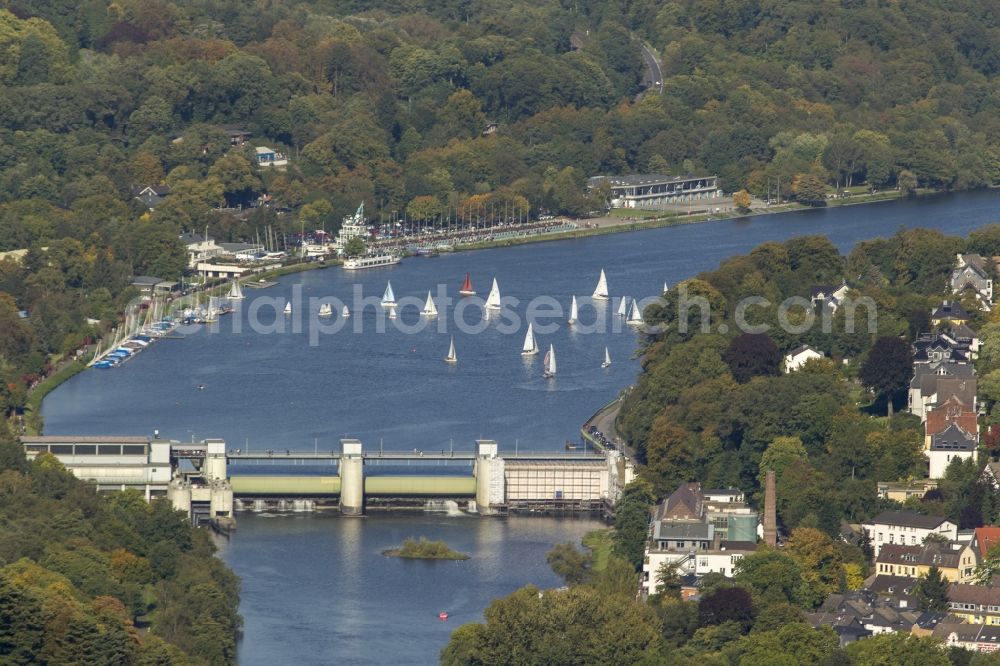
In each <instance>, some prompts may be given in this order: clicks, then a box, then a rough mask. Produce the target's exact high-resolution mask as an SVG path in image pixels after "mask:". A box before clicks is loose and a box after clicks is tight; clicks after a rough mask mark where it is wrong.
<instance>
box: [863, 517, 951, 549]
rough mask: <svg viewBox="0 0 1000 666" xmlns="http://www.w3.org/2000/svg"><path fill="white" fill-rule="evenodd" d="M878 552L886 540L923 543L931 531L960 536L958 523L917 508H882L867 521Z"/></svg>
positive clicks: (948, 535)
mask: <svg viewBox="0 0 1000 666" xmlns="http://www.w3.org/2000/svg"><path fill="white" fill-rule="evenodd" d="M863 528H864V530H865V532H867V533H868V538H869V539H870V540H871V544H872V547H873V548H874V550H875V556H876V557H878V554H879V552H880V551H881V550H882V546H884V545H886V544H905V545H909V546H916V545H918V544H922V543H923V542H924V540H925V539H926V538H927V536H928V535H929V534H940V535H942V536H944V537H945V538H947V539H948V540H949V541H955V539H956V538H957V537H958V526H957V525H956V524H955V523H953V522H951V521H950V520H948V519H947V518H945V517H943V516H926V515H924V514H921V513H917V512H916V511H883V512H882V513H880V514H879V515H877V516H875V517H874V518H872V519H871V520H870V521H869V522H867V523H864V525H863Z"/></svg>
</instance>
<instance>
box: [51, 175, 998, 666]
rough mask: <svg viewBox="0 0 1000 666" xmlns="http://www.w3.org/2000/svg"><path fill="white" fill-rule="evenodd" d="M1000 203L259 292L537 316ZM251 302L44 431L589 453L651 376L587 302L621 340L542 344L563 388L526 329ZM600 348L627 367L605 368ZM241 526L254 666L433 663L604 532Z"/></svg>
mask: <svg viewBox="0 0 1000 666" xmlns="http://www.w3.org/2000/svg"><path fill="white" fill-rule="evenodd" d="M998 204H1000V193H998V192H996V191H983V192H973V193H965V194H958V195H946V196H939V197H932V198H922V199H919V200H912V201H896V202H887V203H877V204H870V205H861V206H844V207H838V208H832V209H829V210H810V211H801V212H795V213H788V214H781V215H770V216H759V217H754V218H751V219H737V220H723V221H716V222H707V223H703V224H696V225H689V226H679V227H668V228H661V229H655V230H649V231H642V232H637V233H621V234H613V235H607V236H596V237H590V238H583V239H575V240H566V241H557V242H547V243H539V244H534V245H522V246H517V247H512V248H499V249H491V250H480V251H473V252H459V253H455V254H451V255H443V256H440V257H436V258H429V259H423V258H412V259H407V260H405V261H404V262H403V263H402V264H401V265H399V266H397V267H395V268H391V269H379V270H371V271H361V272H358V273H356V274H350V273H346V272H344V271H342V270H341V269H339V268H334V269H328V270H318V271H310V272H307V273H300V274H295V275H290V276H287V277H284V278H281V279H280V280H279V284H278V285H276V286H274V287H272V288H270V289H266V290H261V291H260V292H253V291H252V290H247V292H248V294H247V295H248V296H249V297H253V296H258V297H266V298H274V299H275V301H277V302H284V299H291V298H294V297H295V294H296V293H299V294H300V297H301V298H304V299H306V301H300V302H304V303H307V302H308V300H307V299H308V298H309V297H313V296H315V297H328V296H335V297H337V298H340V299H342V300H345V301H348V302H349V301H350V299H351V297H352V293H353V289H354V286H355V285H360V287H361V288H362V289H363V293H364V295H365V296H373V297H375V298H376V299H377V298H379V297H381V295H382V292H383V290H384V288H385V285H386V281H387V280H391V281H392V284H393V288H394V291H395V294H396V297H397V299H399V298H401V297H412V298H413V299H415V300H419V301H420V302H422V301H423V299H424V298H425V297H426V294H427V291H428V290H432V291H435V293H436V292H437V289H438V285H439V284H440V285H443V286H444V287H445V288H446V290H447V292H448V293H449V294H450V295H452V296H454V295H455V292H456V291H457V288H458V285H459V284H460V282H461V280H462V278H463V277H464V275H465V273H466V272H467V271H468V272H470V273H472V278H473V281H474V283H475V286H476V288H477V290H478V291H479V294H480V295H481V296H485V294H486V292H487V291H488V290H489V283H490V281H491V279H492V278H493V277H494V276H496V277H497V279H498V281H499V283H500V288H501V292H502V293H503V294H504V295H505V296H513V297H516V298H517V299H519V301H520V302H521V303H520V305H518V306H517V307H515V308H513V312H515V313H516V314H518V316H520V317H521V318H523V317H524V315H525V314H526V312H527V310H526V307H527V303H528V302H529V301H530V300H531V299H533V298H535V297H538V296H549V297H551V298H553V299H555V301H556V302H558V303H559V304H560V305H561V306H562V307H563V308H567V309H568V305H569V300H570V297H571V296H572V295H574V294H576V295H577V296H578V298H579V297H583V296H588V295H589V294H590V293H591V292H592V291H593V289H594V285H595V283H596V281H597V275H598V273H599V272H600V270H601V269H602V268H604V269H605V270H606V272H607V276H608V282H609V286H610V292H611V294H612V296H615V297H617V296H620V295H628V296H642V297H645V296H652V295H655V294H657V293H658V292H659V291H660V288H661V286H662V284H663V282H665V281H666V282H668V283H669V284H670V285H674V284H675V283H676V282H678V281H680V280H682V279H686V278H689V277H691V276H693V275H695V274H697V273H698V272H700V271H704V270H709V269H712V268H714V267H716V266H717V265H718V264H719V262H720V261H722V260H723V259H725V258H727V257H729V256H732V255H734V254H739V253H744V252H746V251H748V250H750V249H752V248H753V247H755V246H756V245H758V244H760V243H762V242H765V241H770V240H779V241H780V240H785V239H788V238H790V237H793V236H798V235H805V234H823V235H826V236H828V237H829V238H830V239H831V240H832V241H833V243H834V244H836V245H837V246H838V247H839V248H840V249H841V250H843V251H846V250H849V249H850V247H851V246H852V245H853V244H854V243H856V242H857V241H860V240H864V239H869V238H873V237H876V236H888V235H891V234H893V233H894V232H895V231H896V230H897V229H899V228H900V227H901V226H906V227H928V228H934V229H940V230H942V231H944V232H945V233H949V234H953V235H965V234H967V233H968V232H969V231H971V230H973V229H975V228H978V227H980V226H983V225H985V224H988V223H991V222H994V221H997V220H998V219H1000V214H998V212H1000V206H998ZM251 306H252V298H248V299H247V300H246V301H244V302H243V305H242V307H241V308H240V310H239V312H238V314H234V315H233V316H232V317H230V318H228V319H226V318H224V319H223V320H222V322H220V326H219V329H220V330H219V331H218V332H216V333H212V332H209V331H206V330H202V331H198V332H194V333H192V334H191V335H188V336H187V337H186V339H184V340H165V341H161V342H158V343H157V344H155V345H152V346H151V347H150V348H149V349H148V350H146V351H144V352H142V353H141V354H139V355H138V357H137V358H135V359H133V360H130V361H129V362H127V363H125V364H124V366H123V367H121V368H118V369H113V370H107V371H87V372H84V373H81V374H79V375H77V376H75V377H73V378H72V379H70V380H69V381H67V382H66V383H65V384H63V385H62V386H60V387H58V388H57V389H56V390H55V391H53V393H52V394H50V395H49V396H48V397H47V398H46V400H45V402H44V405H43V412H42V413H43V417H44V419H45V430H46V432H47V433H49V434H69V433H73V434H81V435H86V434H127V435H141V434H148V433H152V431H153V430H154V429H159V430H160V432H161V435H162V436H164V437H170V438H175V439H179V440H188V439H192V438H194V439H202V438H206V437H221V438H224V439H225V440H226V441H227V443H228V444H229V446H230V448H251V449H257V450H260V449H267V448H271V449H292V450H307V451H312V450H314V449H319V450H334V449H337V448H338V447H339V444H338V442H339V439H340V438H341V437H344V436H349V437H357V438H359V439H361V440H362V441H363V442H364V445H365V447H366V448H368V449H372V448H378V447H379V446H380V444H381V445H382V446H383V447H384V448H385V450H387V451H388V450H412V449H414V448H421V449H429V450H440V449H448V448H449V447H452V446H454V448H455V450H471V449H472V446H473V440H474V439H476V438H479V437H486V438H491V439H496V440H498V441H499V443H500V446H501V448H502V449H505V450H513V449H514V448H515V447H519V448H520V449H521V450H540V451H541V450H548V451H551V450H559V449H562V448H563V445H564V442H565V441H566V440H567V439H574V440H575V439H576V438H577V437H578V429H579V427H580V425H581V423H583V421H584V420H585V419H586V418H587V417H589V416H590V415H591V414H592V413H593V412H594V411H595V410H596V409H597V408H599V407H600V406H601V405H603V404H605V403H606V402H608V401H609V400H610V399H612V398H614V397H615V396H616V395H617V394H618V393H619V391H621V390H622V389H624V388H626V387H627V386H628V385H629V384H630V383H632V382H633V381H634V379H635V376H636V373H637V372H638V361H637V360H634V359H632V358H631V356H632V354H633V353H634V350H635V347H636V335H635V333H634V332H633V331H632V330H630V329H629V328H628V327H621V330H620V331H617V332H615V331H613V330H610V329H612V328H613V326H614V324H615V323H616V322H615V319H614V317H613V313H610V312H607V311H603V310H601V309H600V308H602V307H603V308H607V307H608V306H607V305H606V304H605V305H599V306H598V309H596V310H595V309H591V308H589V307H588V308H583V309H582V311H581V322H582V324H586V325H589V324H590V323H591V322H592V321H594V320H595V318H596V317H598V316H602V317H604V318H605V321H607V322H608V329H609V330H606V331H604V332H595V333H586V332H583V331H581V330H580V328H583V327H582V326H581V327H578V328H577V329H576V330H574V329H573V328H571V327H568V326H566V325H564V323H560V324H559V325H558V326H557V327H556V330H554V331H552V332H546V333H541V334H539V335H538V342H539V344H540V345H541V346H542V347H543V348H544V349H547V348H548V345H549V344H553V345H554V347H555V349H556V351H557V355H558V359H559V372H558V374H557V377H556V378H555V379H554V380H546V379H543V378H542V376H541V375H542V368H541V354H539V355H538V356H535V357H529V358H527V359H526V358H524V357H522V356H521V354H520V350H521V344H522V340H523V335H524V330H523V328H522V329H520V330H518V331H516V332H512V333H505V332H503V330H502V327H501V322H499V321H489V322H486V325H485V327H484V328H483V330H482V332H478V333H471V332H463V331H462V330H459V328H458V327H457V326H456V325H455V324H454V319H453V317H451V316H442V317H441V319H442V320H443V321H441V322H435V323H434V325H432V326H429V327H427V328H425V329H423V330H420V331H417V332H405V331H400V330H397V329H396V328H395V327H393V326H388V327H387V328H386V330H385V332H378V331H377V330H376V328H375V326H376V321H377V318H378V317H379V316H380V313H379V314H376V312H375V310H377V307H375V308H372V309H371V310H370V311H368V312H366V313H364V314H358V315H357V316H358V319H359V320H360V324H359V325H360V326H361V327H362V328H363V331H362V332H360V333H355V332H353V322H352V323H351V325H350V326H347V327H345V329H344V330H341V331H340V332H337V333H333V334H324V335H320V336H317V343H316V344H314V345H313V344H310V330H309V329H310V327H309V326H308V325H306V326H304V330H302V331H300V332H292V331H291V330H288V331H286V332H285V333H259V332H254V331H253V326H251V310H252V307H251ZM302 307H303V308H304V307H307V306H305V305H303V306H302ZM417 309H418V308H412V309H410V310H407V309H406V308H404V309H403V311H402V312H401V314H400V319H401V321H402V323H404V324H408V325H411V326H416V325H417V323H416V322H417V321H418V320H419V315H418V314H417ZM257 314H258V315H259V317H258V319H259V321H260V322H262V323H263V324H265V325H273V324H274V322H276V321H277V320H278V319H279V318H280V317H281V315H276V314H275V313H273V312H269V310H268V309H267V308H263V307H261V308H258V312H257ZM467 315H468V316H467V322H468V323H469V324H470V325H472V326H473V327H476V326H478V325H479V324H480V323H481V321H480V319H481V318H480V317H479V316H478V315H477V314H476V313H475V312H472V311H470V312H468V313H467ZM352 319H354V317H352ZM237 323H238V324H239V325H238V326H237ZM618 323H619V324H620V322H618ZM439 324H444V330H440V329H439V328H438V326H439ZM236 328H239V329H240V331H239V332H237V331H236V330H234V329H236ZM289 329H290V326H289ZM452 335H454V336H455V345H456V349H457V354H458V358H459V362H458V363H457V364H455V365H448V364H445V363H444V362H443V361H442V357H443V356H444V355H445V352H446V351H447V348H448V343H449V340H450V337H451V336H452ZM605 346H607V347H608V348H609V351H610V354H611V357H612V359H613V364H612V366H611V367H610V368H608V369H601V367H600V364H601V360H602V359H603V355H604V348H605ZM199 386H202V387H203V388H202V389H201V390H199V388H198V387H199ZM238 522H239V531H238V532H237V533H236V535H235V536H234V537H233V539H232V540H231V541H230V542H229V543H228V544H225V545H224V547H223V550H222V557H223V558H224V559H225V560H226V561H227V562H228V563H229V564H230V566H232V567H233V569H234V570H235V571H236V573H237V574H238V575H239V576H240V577H241V578H242V579H243V603H242V606H241V612H242V613H243V614H244V616H245V617H246V626H245V633H246V635H245V638H244V640H243V643H242V645H241V653H240V654H241V662H242V663H244V664H274V663H299V664H322V663H334V662H335V663H348V664H352V663H358V664H362V663H364V664H369V663H384V664H403V663H414V664H426V663H433V662H434V661H435V660H436V659H437V654H438V652H439V650H440V649H441V647H443V645H444V644H445V643H446V642H447V638H448V633H449V631H450V630H452V629H454V628H455V627H456V626H458V625H459V624H460V623H462V622H467V621H475V620H478V619H480V618H481V613H482V610H483V608H485V606H486V605H487V604H488V602H489V600H490V599H491V598H493V597H496V596H501V595H505V594H508V593H510V592H512V591H513V590H515V589H517V588H518V587H520V586H521V585H523V584H525V583H528V582H534V583H536V584H538V585H542V586H552V585H557V584H558V580H557V579H555V577H554V576H553V575H552V574H551V572H549V571H548V568H547V566H546V564H545V561H544V553H545V551H547V550H548V548H550V547H551V545H552V544H553V543H556V542H560V541H578V539H579V537H580V536H582V534H583V533H584V532H586V531H587V530H588V529H590V528H592V527H593V525H594V523H592V522H590V521H574V520H556V519H543V518H511V519H507V520H489V519H479V518H475V517H469V516H448V515H444V514H426V515H419V516H398V517H397V516H378V515H375V516H372V517H369V518H367V519H364V520H356V521H355V520H343V519H340V518H339V517H337V516H325V515H297V516H284V517H272V516H268V515H253V514H247V513H241V514H240V515H239V516H238ZM407 536H426V537H428V538H443V539H445V540H446V541H447V542H448V543H449V545H450V546H452V547H453V548H455V549H457V550H462V551H465V552H469V553H470V554H471V555H472V556H473V557H472V559H470V560H468V561H466V562H457V563H455V562H438V563H427V562H422V563H421V562H417V563H413V562H403V561H400V560H396V559H391V558H383V557H382V556H381V555H380V554H379V553H380V552H381V550H383V549H385V548H389V547H392V546H393V545H397V544H398V543H399V542H401V541H402V539H403V538H405V537H407ZM442 610H446V611H448V612H449V613H450V614H451V618H450V619H449V620H448V621H447V622H440V621H439V620H438V619H437V613H438V612H439V611H442Z"/></svg>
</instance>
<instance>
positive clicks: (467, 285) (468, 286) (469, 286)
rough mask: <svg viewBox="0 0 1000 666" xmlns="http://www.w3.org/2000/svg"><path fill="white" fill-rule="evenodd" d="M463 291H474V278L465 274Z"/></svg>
mask: <svg viewBox="0 0 1000 666" xmlns="http://www.w3.org/2000/svg"><path fill="white" fill-rule="evenodd" d="M462 291H472V278H470V277H469V274H468V273H466V274H465V282H463V283H462Z"/></svg>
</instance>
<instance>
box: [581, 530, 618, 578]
mask: <svg viewBox="0 0 1000 666" xmlns="http://www.w3.org/2000/svg"><path fill="white" fill-rule="evenodd" d="M613 533H614V530H611V529H607V530H594V531H593V532H587V534H585V535H584V537H583V540H582V541H583V545H584V547H586V548H589V549H590V551H591V552H592V553H593V554H594V563H593V565H592V566H591V567H590V568H591V570H593V571H604V567H606V566H608V557H610V555H611V547H612V546H613V545H614V541H613V540H612V535H613Z"/></svg>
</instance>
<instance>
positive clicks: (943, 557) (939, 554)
mask: <svg viewBox="0 0 1000 666" xmlns="http://www.w3.org/2000/svg"><path fill="white" fill-rule="evenodd" d="M961 554H962V549H961V548H951V547H950V545H949V544H940V543H926V544H923V545H920V546H903V545H901V544H892V543H887V544H884V545H883V546H882V548H880V549H879V551H878V557H877V558H876V559H875V561H876V562H881V563H883V564H903V565H915V566H937V567H943V568H947V569H954V568H956V567H957V566H958V565H959V560H960V559H961Z"/></svg>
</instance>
